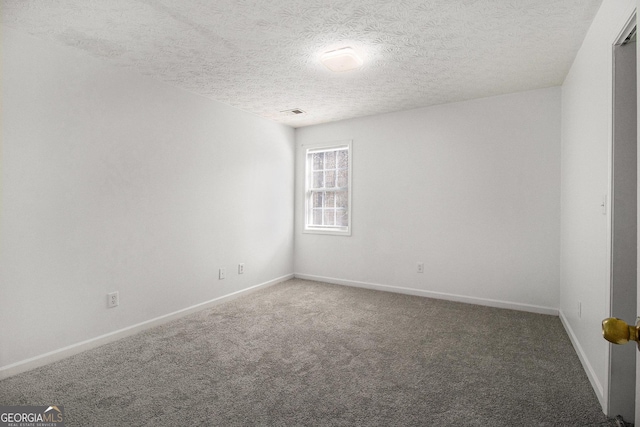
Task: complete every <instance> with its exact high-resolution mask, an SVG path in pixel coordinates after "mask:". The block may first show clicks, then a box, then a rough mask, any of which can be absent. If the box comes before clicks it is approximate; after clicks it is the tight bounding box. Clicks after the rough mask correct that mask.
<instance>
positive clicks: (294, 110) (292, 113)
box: [280, 108, 305, 116]
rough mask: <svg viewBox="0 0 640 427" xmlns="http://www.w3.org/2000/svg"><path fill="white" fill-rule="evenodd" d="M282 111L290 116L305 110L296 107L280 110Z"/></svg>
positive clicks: (302, 112)
mask: <svg viewBox="0 0 640 427" xmlns="http://www.w3.org/2000/svg"><path fill="white" fill-rule="evenodd" d="M280 112H281V113H284V114H286V115H288V116H297V115H298V114H304V113H305V111H303V110H301V109H299V108H294V109H293V110H285V111H280Z"/></svg>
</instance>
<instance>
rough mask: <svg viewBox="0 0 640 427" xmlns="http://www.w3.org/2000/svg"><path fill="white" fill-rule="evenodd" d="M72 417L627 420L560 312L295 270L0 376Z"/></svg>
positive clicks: (0, 400) (190, 421)
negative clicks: (439, 296) (604, 406)
mask: <svg viewBox="0 0 640 427" xmlns="http://www.w3.org/2000/svg"><path fill="white" fill-rule="evenodd" d="M0 404H2V405H49V404H62V405H64V407H65V413H66V421H67V423H66V425H67V426H138V425H141V426H142V425H149V426H191V425H207V426H258V425H259V426H298V425H300V426H483V427H486V426H492V427H497V426H510V427H511V426H599V425H615V423H611V422H610V421H609V422H608V421H607V419H606V418H605V416H604V415H603V414H602V412H601V410H600V407H599V405H598V401H597V399H596V396H595V394H594V392H593V390H592V389H591V386H590V385H589V381H588V379H587V377H586V375H585V373H584V371H583V369H582V367H581V365H580V362H579V360H578V357H577V356H576V354H575V352H574V350H573V348H572V346H571V343H570V342H569V339H568V337H567V335H566V333H565V331H564V329H563V328H562V325H561V323H560V320H559V319H558V318H557V317H553V316H545V315H538V314H530V313H522V312H516V311H511V310H502V309H496V308H488V307H481V306H474V305H468V304H461V303H454V302H448V301H439V300H432V299H427V298H421V297H414V296H407V295H400V294H392V293H385V292H378V291H371V290H365V289H357V288H348V287H342V286H334V285H328V284H323V283H317V282H309V281H303V280H297V279H296V280H290V281H288V282H285V283H281V284H278V285H275V286H272V287H269V288H267V289H263V290H260V291H257V292H254V293H252V294H250V295H247V296H244V297H240V298H238V299H236V300H234V301H231V302H228V303H225V304H222V305H220V306H217V307H215V308H212V309H207V310H204V311H201V312H199V313H196V314H193V315H191V316H188V317H185V318H182V319H180V320H177V321H174V322H172V323H168V324H166V325H163V326H161V327H158V328H155V329H151V330H148V331H146V332H143V333H140V334H138V335H135V336H132V337H128V338H125V339H122V340H120V341H118V342H116V343H113V344H110V345H106V346H103V347H100V348H97V349H94V350H90V351H87V352H85V353H82V354H79V355H76V356H73V357H70V358H68V359H65V360H63V361H60V362H56V363H54V364H52V365H49V366H46V367H43V368H39V369H36V370H33V371H30V372H27V373H24V374H21V375H18V376H15V377H12V378H8V379H6V380H4V381H2V382H0Z"/></svg>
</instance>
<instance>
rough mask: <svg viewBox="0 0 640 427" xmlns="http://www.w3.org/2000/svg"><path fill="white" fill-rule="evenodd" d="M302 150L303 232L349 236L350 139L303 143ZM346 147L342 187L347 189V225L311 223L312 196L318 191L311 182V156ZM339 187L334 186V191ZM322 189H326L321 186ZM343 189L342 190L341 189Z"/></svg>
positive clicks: (350, 194)
mask: <svg viewBox="0 0 640 427" xmlns="http://www.w3.org/2000/svg"><path fill="white" fill-rule="evenodd" d="M303 148H304V149H305V150H304V174H305V181H304V182H305V183H304V221H303V230H302V231H303V233H309V234H327V235H334V236H351V229H352V222H351V199H352V197H351V196H352V190H351V187H352V182H353V172H352V170H353V144H352V140H344V141H333V142H328V143H319V144H310V145H303ZM341 149H346V150H347V153H348V165H347V186H346V187H342V188H343V189H346V191H347V209H346V211H347V225H346V226H330V225H328V226H318V225H312V224H311V222H312V215H313V206H312V197H313V193H314V192H318V191H317V190H314V189H313V188H312V183H313V163H312V162H313V156H312V154H314V153H321V152H327V151H335V150H341ZM336 179H337V178H336ZM338 190H339V189H338V188H336V190H335V192H337V191H338ZM322 191H326V188H325V187H323V190H322ZM342 191H344V190H342Z"/></svg>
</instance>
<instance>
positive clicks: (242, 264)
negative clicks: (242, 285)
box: [238, 262, 244, 274]
mask: <svg viewBox="0 0 640 427" xmlns="http://www.w3.org/2000/svg"><path fill="white" fill-rule="evenodd" d="M238 274H244V263H243V262H241V263H240V264H238Z"/></svg>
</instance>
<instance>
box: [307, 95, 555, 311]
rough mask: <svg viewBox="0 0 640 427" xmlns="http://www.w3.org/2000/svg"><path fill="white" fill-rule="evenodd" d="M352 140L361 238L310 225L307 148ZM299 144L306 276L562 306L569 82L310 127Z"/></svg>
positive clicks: (517, 304)
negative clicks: (312, 229) (563, 109)
mask: <svg viewBox="0 0 640 427" xmlns="http://www.w3.org/2000/svg"><path fill="white" fill-rule="evenodd" d="M345 139H352V140H353V184H352V185H353V206H352V227H353V232H352V236H351V237H342V236H319V235H312V234H303V233H302V227H303V224H302V220H303V213H304V205H303V200H304V199H303V193H304V188H303V185H304V161H303V159H304V145H305V144H312V143H319V142H329V141H335V140H345ZM296 144H297V154H296V156H297V157H296V159H297V161H296V185H297V189H296V233H295V236H296V243H295V245H296V251H295V271H296V275H301V276H304V277H309V278H317V279H321V280H326V281H333V282H336V283H346V284H351V285H356V286H364V287H373V288H377V289H387V290H394V291H402V292H408V293H414V294H418V295H426V296H435V297H444V298H448V299H458V300H463V301H468V302H474V303H479V304H488V305H496V306H502V307H511V308H518V309H524V310H530V311H539V312H546V313H557V307H558V297H559V291H558V289H559V280H560V266H559V261H560V257H559V254H560V252H559V251H560V245H559V244H560V88H558V87H555V88H549V89H542V90H535V91H530V92H523V93H516V94H511V95H506V96H499V97H493V98H485V99H479V100H475V101H468V102H460V103H455V104H447V105H441V106H436V107H430V108H424V109H417V110H411V111H405V112H399V113H392V114H384V115H379V116H373V117H365V118H360V119H353V120H345V121H341V122H335V123H329V124H323V125H317V126H310V127H305V128H302V129H298V130H297V131H296ZM418 262H424V265H425V272H424V273H423V274H419V273H417V271H416V264H417V263H418Z"/></svg>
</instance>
